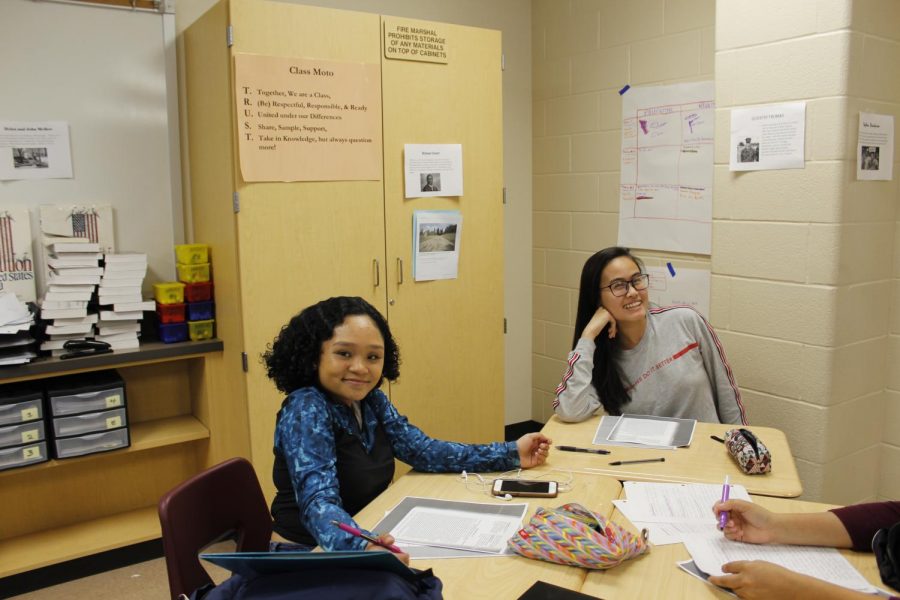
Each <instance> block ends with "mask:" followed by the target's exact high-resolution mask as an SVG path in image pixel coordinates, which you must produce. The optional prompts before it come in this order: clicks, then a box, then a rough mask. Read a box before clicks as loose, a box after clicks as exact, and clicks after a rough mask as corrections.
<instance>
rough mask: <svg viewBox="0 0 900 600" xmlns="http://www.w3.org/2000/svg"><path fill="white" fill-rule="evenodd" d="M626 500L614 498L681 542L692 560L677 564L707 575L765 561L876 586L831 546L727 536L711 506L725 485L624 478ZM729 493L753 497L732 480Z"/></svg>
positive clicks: (656, 533) (654, 532)
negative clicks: (739, 563) (745, 540)
mask: <svg viewBox="0 0 900 600" xmlns="http://www.w3.org/2000/svg"><path fill="white" fill-rule="evenodd" d="M624 488H625V493H626V496H627V500H613V503H614V504H615V505H616V508H618V509H619V511H620V512H621V513H622V514H623V515H625V517H627V518H628V520H629V521H631V522H632V524H633V525H634V526H635V527H637V528H639V529H648V530H649V532H650V541H651V542H652V543H653V544H656V545H663V544H675V543H678V542H683V543H684V545H685V547H686V548H687V550H688V552H689V553H690V555H691V558H692V559H693V560H692V561H687V562H686V563H683V564H682V563H679V566H680V567H681V568H682V569H684V570H685V571H687V572H688V573H691V574H692V575H695V576H698V577H700V578H702V579H705V578H706V577H707V576H709V575H724V573H723V572H722V565H723V564H725V563H727V562H731V561H735V560H765V561H768V562H771V563H775V564H777V565H781V566H782V567H784V568H786V569H789V570H791V571H796V572H797V573H802V574H804V575H809V576H811V577H815V578H817V579H821V580H823V581H827V582H829V583H833V584H835V585H839V586H842V587H846V588H849V589H852V590H859V591H862V592H868V593H872V592H874V591H875V588H873V587H872V586H871V585H870V584H869V583H868V582H867V581H866V580H865V578H864V577H863V576H862V575H861V574H860V573H859V572H858V571H857V570H856V569H854V568H853V566H852V565H851V564H850V563H849V562H847V560H846V559H845V558H844V557H843V556H841V554H840V553H839V552H838V551H837V550H835V549H833V548H815V547H810V546H778V545H768V544H744V543H741V542H735V541H731V540H728V539H726V538H725V536H724V534H723V533H722V532H721V531H719V530H718V528H717V526H716V518H715V515H714V513H713V511H712V506H713V504H715V503H716V502H717V501H718V500H719V499H720V498H721V495H722V486H721V485H717V484H697V483H685V484H678V483H640V482H636V481H626V482H625V483H624ZM730 497H731V498H732V499H737V500H746V501H748V502H752V501H753V500H752V498H751V497H750V495H749V494H748V493H747V489H746V488H744V486H742V485H732V486H731V490H730Z"/></svg>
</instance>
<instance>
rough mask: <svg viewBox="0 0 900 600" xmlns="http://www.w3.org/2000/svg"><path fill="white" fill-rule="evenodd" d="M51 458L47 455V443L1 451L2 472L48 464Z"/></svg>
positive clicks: (0, 466) (0, 465) (0, 467)
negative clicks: (43, 463)
mask: <svg viewBox="0 0 900 600" xmlns="http://www.w3.org/2000/svg"><path fill="white" fill-rule="evenodd" d="M49 458H50V457H49V456H48V455H47V442H38V443H36V444H26V445H24V446H15V447H13V448H3V449H0V471H2V470H4V469H14V468H16V467H27V466H28V465H35V464H37V463H42V462H46V461H47V460H48V459H49Z"/></svg>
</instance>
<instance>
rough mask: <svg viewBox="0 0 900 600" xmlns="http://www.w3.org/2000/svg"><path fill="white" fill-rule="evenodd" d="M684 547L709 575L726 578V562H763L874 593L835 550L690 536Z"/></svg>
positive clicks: (866, 582) (867, 583) (852, 588)
mask: <svg viewBox="0 0 900 600" xmlns="http://www.w3.org/2000/svg"><path fill="white" fill-rule="evenodd" d="M684 545H685V546H686V547H687V549H688V552H690V554H691V558H693V559H694V563H695V564H696V565H697V567H698V568H699V569H700V570H701V571H703V572H704V573H708V574H709V575H724V573H723V572H722V565H724V564H725V563H727V562H732V561H735V560H764V561H768V562H771V563H775V564H776V565H780V566H782V567H784V568H786V569H789V570H791V571H795V572H797V573H802V574H804V575H809V576H810V577H815V578H816V579H821V580H823V581H827V582H829V583H833V584H835V585H839V586H841V587H845V588H849V589H851V590H859V591H861V592H869V593H872V592H874V591H875V588H874V587H872V586H871V585H870V584H869V582H868V581H866V579H865V578H864V577H863V576H862V575H861V574H860V573H859V571H857V570H856V569H854V568H853V565H851V564H850V563H849V562H847V559H845V558H844V557H843V556H841V554H840V553H839V552H838V551H837V550H835V549H834V548H815V547H811V546H780V545H770V544H743V543H741V542H734V541H731V540H727V539H725V538H724V537H691V538H689V539H687V540H685V542H684Z"/></svg>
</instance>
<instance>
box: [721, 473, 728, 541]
mask: <svg viewBox="0 0 900 600" xmlns="http://www.w3.org/2000/svg"><path fill="white" fill-rule="evenodd" d="M730 489H731V486H730V485H728V475H726V476H725V483H724V484H722V502H725V501H726V500H728V490H730ZM727 522H728V511H727V510H723V511H722V512H720V513H719V529H725V523H727Z"/></svg>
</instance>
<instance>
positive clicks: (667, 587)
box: [581, 496, 884, 600]
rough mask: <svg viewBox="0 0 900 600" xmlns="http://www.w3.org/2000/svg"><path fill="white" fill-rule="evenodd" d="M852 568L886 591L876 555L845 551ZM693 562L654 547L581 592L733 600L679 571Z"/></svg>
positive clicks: (780, 504)
mask: <svg viewBox="0 0 900 600" xmlns="http://www.w3.org/2000/svg"><path fill="white" fill-rule="evenodd" d="M753 501H754V502H756V503H758V504H760V505H762V506H764V507H766V508H768V509H770V510H774V511H778V512H817V511H824V510H828V509H829V508H834V506H833V505H830V504H819V503H816V502H804V501H802V500H789V499H785V498H769V497H765V496H756V497H754V498H753ZM613 520H614V521H616V522H617V523H619V524H620V525H622V526H624V527H627V528H628V529H629V530H631V531H634V528H633V527H631V523H630V522H629V521H628V520H627V519H625V518H624V517H623V516H622V514H621V513H619V511H618V510H617V511H615V512H614V513H613ZM841 554H843V555H844V556H845V557H846V558H847V560H848V561H850V564H852V565H853V566H854V567H856V569H858V570H859V572H860V573H862V574H863V576H864V577H865V578H866V579H867V580H868V581H869V582H870V583H872V584H873V585H876V586H878V587H882V588H883V587H884V584H882V583H881V578H880V576H879V574H878V565H876V564H875V558H874V556H873V555H872V554H866V553H861V552H853V551H851V550H841ZM689 558H690V554H688V551H687V549H686V548H685V547H684V544H669V545H666V546H654V547H653V548H652V549H651V550H650V552H649V553H647V554H645V555H643V556H641V557H639V558H636V559H634V560H630V561H626V562H624V563H622V564H621V565H619V566H617V567H613V568H612V569H610V570H608V571H591V572H590V573H588V575H587V577H586V578H585V582H584V585H583V586H582V588H581V591H582V592H583V593H585V594H590V595H592V596H598V597H601V598H605V599H606V600H616V599H617V598H622V599H629V600H630V599H631V598H672V599H678V598H688V599H690V600H694V599H695V598H696V599H703V598H732V596H729V595H728V594H726V593H724V592H722V591H721V590H719V589H717V588H714V587H713V586H711V585H709V584H707V583H704V582H703V581H700V580H699V579H697V578H696V577H692V576H690V575H688V574H687V573H685V572H684V571H682V570H681V569H679V568H678V566H677V565H676V564H675V562H676V561H682V560H687V559H689Z"/></svg>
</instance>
